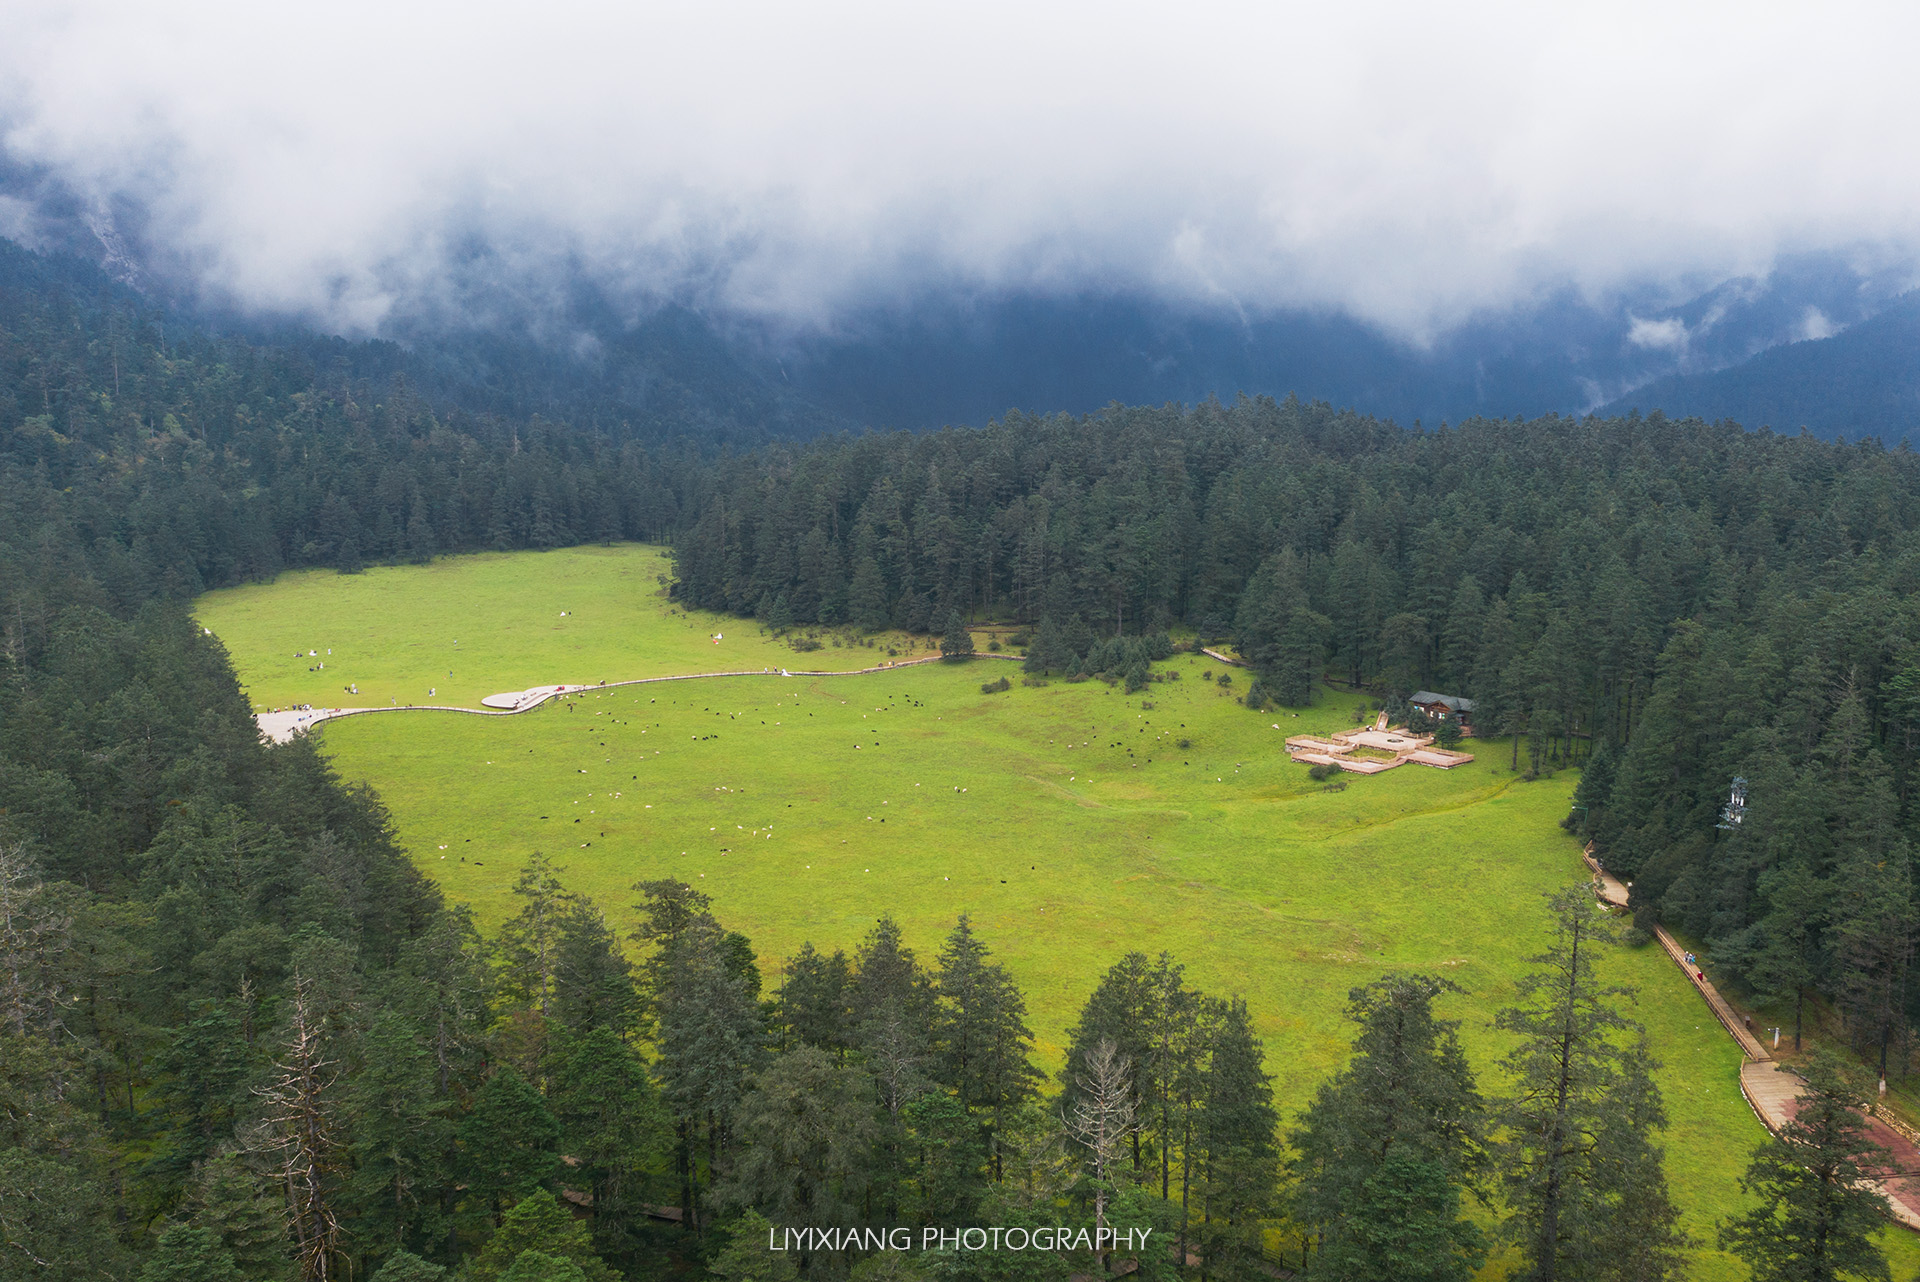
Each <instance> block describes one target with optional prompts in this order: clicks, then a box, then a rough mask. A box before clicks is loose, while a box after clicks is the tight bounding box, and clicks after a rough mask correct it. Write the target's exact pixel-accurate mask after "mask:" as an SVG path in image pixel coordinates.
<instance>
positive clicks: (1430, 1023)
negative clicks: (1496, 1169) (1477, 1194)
mask: <svg viewBox="0 0 1920 1282" xmlns="http://www.w3.org/2000/svg"><path fill="white" fill-rule="evenodd" d="M1449 991H1453V986H1452V985H1451V984H1448V983H1447V982H1446V981H1444V980H1438V979H1433V978H1431V977H1429V976H1425V975H1397V974H1396V975H1388V976H1386V977H1385V978H1383V979H1379V980H1376V981H1374V982H1373V983H1371V984H1368V985H1367V986H1365V987H1364V988H1356V989H1354V990H1353V992H1352V993H1351V994H1350V999H1349V1002H1348V1006H1347V1013H1348V1017H1349V1018H1351V1019H1352V1020H1354V1022H1355V1023H1357V1024H1359V1025H1360V1033H1359V1036H1358V1037H1356V1038H1355V1039H1354V1043H1353V1047H1354V1058H1353V1060H1352V1062H1351V1063H1350V1064H1349V1065H1348V1066H1347V1067H1346V1068H1345V1069H1344V1070H1342V1071H1341V1072H1340V1073H1339V1074H1337V1075H1336V1076H1335V1077H1334V1078H1333V1080H1332V1081H1330V1082H1328V1083H1326V1084H1325V1085H1323V1086H1322V1087H1321V1088H1320V1090H1319V1092H1318V1093H1317V1094H1316V1095H1315V1097H1314V1101H1313V1104H1312V1105H1311V1106H1310V1107H1309V1108H1308V1109H1307V1111H1306V1112H1305V1113H1303V1114H1302V1115H1301V1118H1300V1124H1299V1125H1298V1126H1297V1127H1296V1128H1295V1129H1294V1131H1293V1133H1292V1135H1291V1137H1290V1139H1291V1143H1292V1147H1293V1150H1294V1156H1293V1158H1292V1162H1291V1165H1292V1168H1293V1173H1294V1176H1295V1179H1296V1181H1297V1183H1296V1186H1295V1190H1294V1193H1293V1208H1292V1209H1293V1215H1294V1217H1295V1218H1296V1219H1297V1220H1298V1221H1300V1222H1301V1223H1303V1224H1307V1225H1311V1226H1313V1228H1314V1230H1315V1232H1316V1234H1317V1235H1318V1237H1319V1240H1320V1254H1319V1258H1318V1259H1317V1260H1316V1261H1315V1262H1314V1272H1315V1275H1316V1276H1326V1277H1330V1278H1336V1279H1342V1280H1353V1282H1359V1280H1362V1279H1364V1280H1365V1282H1376V1280H1377V1282H1389V1280H1407V1282H1412V1280H1413V1279H1434V1280H1435V1282H1440V1280H1441V1279H1457V1280H1461V1282H1464V1279H1466V1278H1469V1277H1471V1276H1472V1275H1473V1271H1474V1270H1475V1269H1476V1268H1478V1267H1479V1264H1480V1262H1481V1260H1482V1259H1483V1258H1484V1257H1485V1254H1486V1246H1485V1243H1484V1241H1483V1239H1482V1236H1481V1234H1480V1231H1479V1230H1478V1229H1477V1228H1475V1227H1474V1225H1473V1224H1472V1223H1471V1222H1470V1221H1468V1220H1466V1219H1464V1218H1462V1214H1461V1211H1462V1207H1461V1193H1462V1192H1463V1190H1472V1189H1473V1188H1474V1187H1475V1185H1476V1182H1477V1180H1478V1178H1479V1174H1480V1171H1481V1168H1482V1165H1483V1162H1484V1155H1483V1150H1482V1144H1483V1130H1484V1127H1485V1116H1484V1114H1485V1106H1484V1105H1483V1103H1482V1101H1481V1099H1480V1095H1479V1092H1478V1091H1477V1090H1476V1089H1475V1087H1474V1084H1473V1074H1472V1072H1471V1071H1470V1070H1469V1069H1468V1067H1467V1062H1466V1056H1465V1054H1464V1053H1463V1052H1462V1051H1461V1049H1460V1043H1459V1039H1458V1036H1457V1034H1456V1032H1455V1029H1456V1028H1457V1025H1456V1024H1454V1023H1453V1022H1451V1021H1446V1020H1436V1019H1435V1018H1434V1017H1433V1001H1434V998H1436V997H1438V996H1440V995H1441V994H1443V993H1446V992H1449Z"/></svg>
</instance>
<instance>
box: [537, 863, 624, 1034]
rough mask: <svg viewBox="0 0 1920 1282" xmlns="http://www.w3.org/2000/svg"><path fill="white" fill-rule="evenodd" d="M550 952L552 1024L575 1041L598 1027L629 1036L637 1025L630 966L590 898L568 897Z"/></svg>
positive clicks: (605, 920)
mask: <svg viewBox="0 0 1920 1282" xmlns="http://www.w3.org/2000/svg"><path fill="white" fill-rule="evenodd" d="M553 949H554V961H553V985H554V991H553V1001H552V1007H551V1009H552V1018H553V1020H554V1022H555V1023H556V1024H558V1025H559V1027H561V1028H563V1029H565V1030H566V1032H567V1033H568V1035H570V1036H571V1037H574V1038H580V1037H584V1036H586V1034H587V1033H588V1032H589V1031H591V1030H593V1029H596V1028H604V1029H608V1030H610V1031H611V1032H612V1033H613V1034H614V1035H615V1036H616V1037H622V1038H624V1037H631V1036H632V1035H633V1034H634V1033H635V1031H636V1030H637V1028H638V1026H639V1021H640V995H639V993H638V992H637V991H636V990H635V988H634V984H633V965H632V963H630V962H629V961H628V960H627V959H626V956H625V954H623V953H622V952H621V951H620V943H619V940H618V939H616V938H615V936H614V933H613V930H612V929H611V928H610V927H609V926H608V925H607V919H606V917H605V916H604V915H602V913H601V912H600V910H599V909H598V908H597V907H595V906H594V904H593V901H592V900H590V899H587V898H586V897H585V896H582V895H574V896H569V897H568V898H567V900H566V902H565V903H564V904H563V905H562V906H561V909H560V918H559V924H558V929H557V937H556V938H555V940H554V945H553Z"/></svg>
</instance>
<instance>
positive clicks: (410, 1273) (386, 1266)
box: [367, 1251, 447, 1282]
mask: <svg viewBox="0 0 1920 1282" xmlns="http://www.w3.org/2000/svg"><path fill="white" fill-rule="evenodd" d="M446 1277H447V1271H446V1270H445V1269H443V1268H441V1267H440V1266H439V1265H438V1264H435V1263H433V1262H432V1261H430V1260H423V1259H421V1258H420V1257H419V1256H417V1255H415V1254H414V1253H413V1252H411V1251H395V1252H394V1253H393V1254H392V1255H389V1256H388V1257H387V1258H386V1259H385V1261H383V1262H382V1263H381V1265H380V1267H379V1268H378V1269H376V1270H374V1274H373V1276H372V1277H371V1278H369V1279H367V1282H446Z"/></svg>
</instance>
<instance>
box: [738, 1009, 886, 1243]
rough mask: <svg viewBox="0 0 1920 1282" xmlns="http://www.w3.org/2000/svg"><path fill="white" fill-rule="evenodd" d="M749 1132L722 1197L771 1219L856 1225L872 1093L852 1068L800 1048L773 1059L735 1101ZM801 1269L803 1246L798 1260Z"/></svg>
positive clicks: (866, 1168) (870, 1133) (871, 1126)
mask: <svg viewBox="0 0 1920 1282" xmlns="http://www.w3.org/2000/svg"><path fill="white" fill-rule="evenodd" d="M739 1119H740V1132H741V1134H742V1135H743V1136H745V1137H749V1138H747V1139H746V1141H745V1142H744V1143H743V1144H742V1146H741V1150H740V1153H739V1156H738V1159H737V1160H736V1162H735V1163H734V1167H733V1170H732V1172H731V1173H730V1175H729V1176H728V1177H727V1179H726V1182H725V1183H724V1184H723V1186H722V1188H721V1191H720V1193H721V1197H722V1199H723V1200H725V1201H727V1202H731V1203H733V1204H734V1205H737V1206H750V1207H753V1208H754V1209H755V1210H757V1211H760V1212H761V1213H762V1214H764V1215H766V1216H767V1217H768V1218H769V1219H771V1220H773V1221H774V1222H775V1223H778V1224H792V1225H812V1226H816V1227H830V1226H836V1225H846V1224H855V1223H858V1222H859V1220H860V1218H861V1217H860V1211H861V1208H862V1206H863V1205H864V1204H865V1201H866V1191H867V1190H866V1183H867V1179H868V1175H869V1172H870V1170H871V1167H872V1162H871V1148H872V1144H873V1141H874V1139H875V1136H876V1127H875V1122H874V1103H873V1092H872V1090H871V1088H870V1086H869V1085H868V1082H867V1079H866V1076H865V1075H864V1074H863V1073H861V1072H860V1071H859V1070H857V1069H853V1068H842V1067H839V1066H837V1065H836V1064H835V1063H834V1062H833V1059H832V1057H831V1056H829V1055H828V1054H827V1053H826V1052H825V1051H822V1050H820V1049H819V1048H817V1047H813V1046H802V1047H801V1048H800V1049H798V1050H795V1051H789V1052H788V1053H787V1054H785V1055H782V1056H780V1057H779V1058H777V1059H775V1060H774V1061H773V1062H772V1063H771V1064H769V1065H768V1066H767V1068H766V1069H765V1070H764V1071H763V1072H762V1073H761V1074H760V1077H759V1080H758V1082H757V1083H756V1084H755V1086H754V1089H753V1090H752V1091H751V1092H749V1093H748V1094H747V1096H746V1098H745V1099H744V1100H742V1101H741V1105H740V1111H739ZM797 1262H798V1263H799V1264H800V1267H801V1268H802V1269H803V1270H806V1269H807V1268H808V1266H809V1264H810V1262H811V1256H810V1254H809V1253H808V1252H805V1251H803V1252H801V1253H800V1255H799V1259H798V1261H797Z"/></svg>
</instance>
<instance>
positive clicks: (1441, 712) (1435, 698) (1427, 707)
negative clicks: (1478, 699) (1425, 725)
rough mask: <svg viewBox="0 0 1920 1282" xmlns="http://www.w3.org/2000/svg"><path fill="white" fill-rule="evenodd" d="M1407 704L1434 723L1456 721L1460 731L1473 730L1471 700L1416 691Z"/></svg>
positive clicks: (1453, 695)
mask: <svg viewBox="0 0 1920 1282" xmlns="http://www.w3.org/2000/svg"><path fill="white" fill-rule="evenodd" d="M1407 702H1408V703H1410V704H1412V705H1413V706H1414V707H1416V708H1418V709H1420V711H1422V712H1424V713H1426V714H1427V716H1429V717H1431V718H1432V719H1433V720H1435V721H1457V722H1458V723H1459V725H1460V729H1461V730H1463V731H1469V730H1472V729H1473V700H1471V699H1462V698H1461V697H1460V696H1459V695H1457V694H1435V693H1434V692H1433V691H1431V690H1416V691H1414V693H1413V697H1412V698H1410V699H1408V700H1407Z"/></svg>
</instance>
